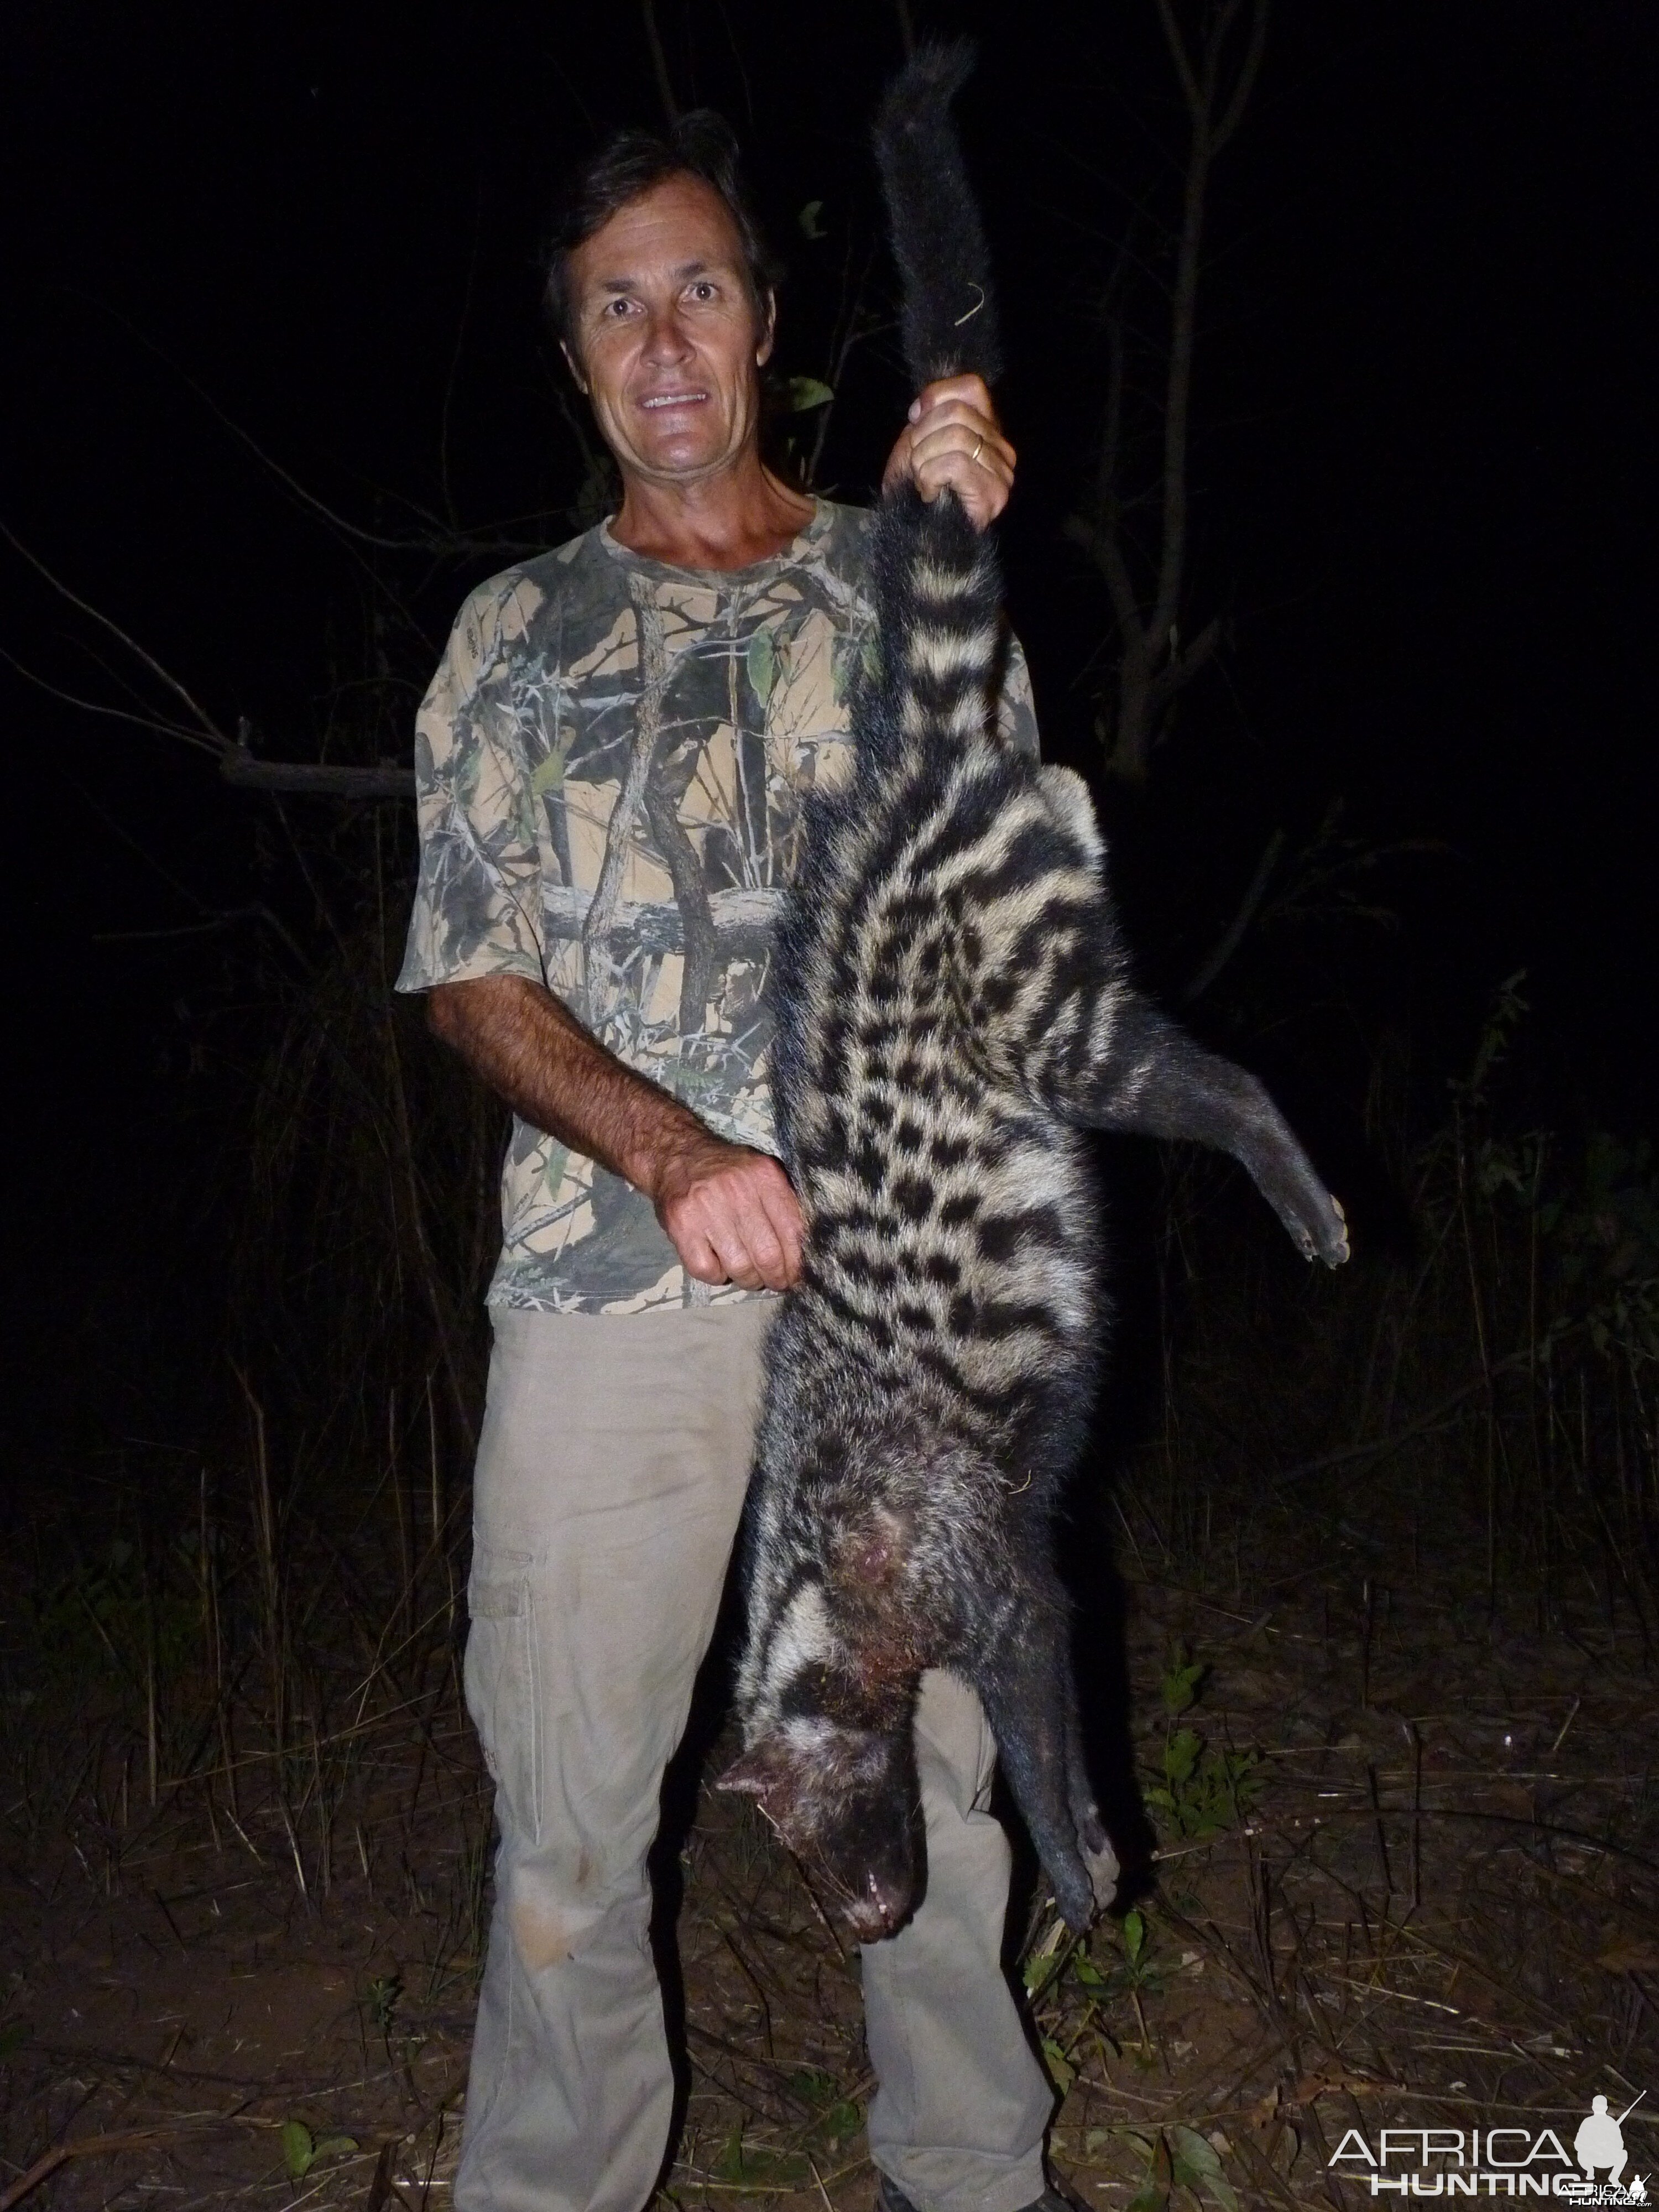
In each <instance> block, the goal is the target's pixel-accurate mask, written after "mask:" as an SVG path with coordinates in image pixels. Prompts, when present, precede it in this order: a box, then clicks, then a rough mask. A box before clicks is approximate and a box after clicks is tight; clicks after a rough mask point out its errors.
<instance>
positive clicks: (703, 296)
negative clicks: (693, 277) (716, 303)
mask: <svg viewBox="0 0 1659 2212" xmlns="http://www.w3.org/2000/svg"><path fill="white" fill-rule="evenodd" d="M715 296H716V295H715V290H714V286H713V285H712V284H711V283H709V281H708V278H707V277H706V276H700V277H699V278H698V280H697V282H696V283H695V284H694V285H693V286H692V287H691V297H692V298H693V299H694V300H712V299H714V297H715Z"/></svg>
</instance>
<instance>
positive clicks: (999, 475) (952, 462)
mask: <svg viewBox="0 0 1659 2212" xmlns="http://www.w3.org/2000/svg"><path fill="white" fill-rule="evenodd" d="M904 477H912V478H913V479H914V481H915V486H916V489H917V490H918V491H919V492H920V493H921V495H922V497H923V498H924V499H926V500H935V499H937V498H938V497H939V494H940V492H941V491H943V490H944V489H945V485H946V484H949V485H950V486H951V489H952V490H953V491H954V492H955V493H956V495H957V498H958V499H960V500H961V501H962V503H963V507H966V508H967V510H968V519H969V521H970V522H971V523H972V524H973V526H974V527H975V530H983V529H984V528H985V527H986V526H987V523H992V522H994V521H995V520H996V519H997V517H998V515H1000V513H1001V512H1002V510H1003V508H1004V507H1006V506H1007V504H1008V495H1009V493H1010V492H1011V491H1012V489H1013V488H1014V449H1013V447H1012V446H1011V445H1010V444H1009V443H1008V441H1007V440H1006V438H1005V437H1004V436H1003V435H1002V432H1001V430H1000V428H999V427H998V423H997V417H996V410H995V409H994V407H993V405H992V404H991V395H990V392H988V390H987V388H986V384H985V380H984V379H983V377H979V376H947V377H944V378H942V379H941V380H940V381H939V383H937V384H929V385H926V386H924V387H923V388H922V390H921V392H920V393H919V394H918V395H917V397H916V398H915V400H914V401H913V402H912V403H911V407H910V417H909V422H908V424H907V426H906V427H905V428H904V429H903V430H902V431H901V432H900V433H899V440H898V443H897V444H896V446H895V447H894V448H893V450H892V452H891V453H890V455H889V456H888V460H887V466H886V468H885V469H884V471H883V473H882V479H881V483H882V489H883V490H884V491H885V490H887V489H889V488H890V486H891V485H893V484H896V483H900V482H901V481H902V479H903V478H904Z"/></svg>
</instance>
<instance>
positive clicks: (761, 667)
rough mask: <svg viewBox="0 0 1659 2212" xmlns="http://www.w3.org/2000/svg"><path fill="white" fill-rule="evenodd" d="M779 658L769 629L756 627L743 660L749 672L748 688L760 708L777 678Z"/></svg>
mask: <svg viewBox="0 0 1659 2212" xmlns="http://www.w3.org/2000/svg"><path fill="white" fill-rule="evenodd" d="M779 658H780V656H779V653H778V641H777V640H776V638H775V637H774V635H772V632H771V631H770V629H757V631H756V632H755V635H753V637H751V638H750V641H749V650H748V652H747V653H745V654H744V665H745V666H746V668H747V670H748V673H749V688H750V690H751V691H752V692H753V693H754V695H755V699H756V702H757V704H758V705H759V706H760V707H762V708H764V707H765V705H766V702H767V701H768V700H769V698H770V697H771V696H772V687H773V685H774V684H775V683H776V682H777V680H778V663H779Z"/></svg>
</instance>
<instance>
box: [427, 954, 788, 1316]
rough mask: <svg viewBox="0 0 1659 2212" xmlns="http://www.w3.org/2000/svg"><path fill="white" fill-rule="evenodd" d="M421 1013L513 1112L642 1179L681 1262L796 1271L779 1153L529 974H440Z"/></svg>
mask: <svg viewBox="0 0 1659 2212" xmlns="http://www.w3.org/2000/svg"><path fill="white" fill-rule="evenodd" d="M427 1017H428V1020H429V1021H430V1023H431V1024H432V1028H433V1030H434V1031H435V1034H436V1035H437V1036H441V1038H442V1039H443V1041H444V1042H445V1043H446V1044H448V1045H453V1047H454V1048H455V1050H456V1051H457V1052H459V1054H460V1055H461V1057H462V1059H463V1060H465V1061H466V1063H467V1065H468V1066H470V1067H471V1069H472V1070H473V1071H474V1073H476V1074H477V1075H479V1076H481V1077H482V1078H483V1080H484V1081H485V1082H486V1083H487V1084H488V1085H489V1087H490V1089H491V1090H492V1091H496V1092H498V1093H499V1095H500V1096H501V1097H503V1098H505V1099H506V1101H507V1104H508V1105H509V1106H511V1107H512V1108H513V1111H514V1112H515V1113H516V1114H519V1115H522V1116H523V1118H524V1119H525V1120H526V1121H530V1122H532V1123H533V1124H534V1125H535V1127H537V1128H538V1129H545V1130H546V1131H547V1132H548V1133H549V1135H550V1136H554V1137H556V1138H558V1139H559V1141H560V1142H561V1143H562V1144H566V1145H568V1146H570V1147H571V1149H572V1151H573V1152H585V1153H586V1154H587V1156H588V1158H590V1159H595V1160H598V1161H599V1164H601V1166H603V1167H607V1168H609V1169H610V1170H611V1172H612V1173H613V1174H615V1175H619V1176H622V1177H623V1179H624V1181H626V1182H630V1183H632V1184H633V1186H634V1188H635V1189H636V1190H641V1191H643V1192H644V1193H645V1194H646V1196H647V1198H648V1199H649V1200H651V1203H652V1205H653V1206H654V1207H655V1208H656V1212H657V1218H658V1220H659V1221H660V1222H661V1224H662V1225H663V1228H664V1229H665V1231H666V1232H667V1235H668V1237H669V1240H670V1242H671V1243H672V1244H673V1247H674V1249H675V1250H676V1251H677V1252H678V1254H679V1255H680V1259H681V1261H682V1263H683V1264H684V1267H685V1270H686V1273H688V1274H690V1275H694V1276H695V1277H696V1279H697V1280H698V1281H699V1282H703V1283H724V1282H733V1283H737V1284H738V1285H741V1287H742V1288H743V1289H744V1290H746V1291H757V1290H760V1289H762V1288H763V1287H764V1288H766V1289H769V1290H774V1291H783V1290H787V1289H788V1287H789V1285H791V1284H792V1283H793V1282H794V1281H795V1279H796V1278H797V1277H798V1276H799V1273H800V1253H801V1235H802V1225H801V1214H800V1206H799V1200H797V1199H796V1196H795V1194H794V1191H793V1188H791V1186H790V1182H789V1178H788V1177H787V1176H786V1175H785V1173H784V1171H783V1170H782V1168H781V1166H780V1165H779V1164H778V1163H777V1161H776V1160H775V1159H774V1158H772V1157H771V1156H770V1154H769V1153H766V1152H754V1151H751V1150H750V1147H749V1146H746V1145H732V1144H728V1143H727V1142H726V1139H724V1138H723V1137H717V1136H716V1135H715V1134H714V1131H713V1130H712V1129H710V1128H709V1127H708V1126H707V1125H706V1124H705V1123H704V1122H702V1121H699V1120H698V1118H697V1116H696V1115H695V1114H694V1113H693V1112H692V1111H691V1109H690V1107H689V1106H683V1105H682V1104H681V1103H680V1102H679V1100H678V1098H671V1097H670V1096H669V1094H668V1093H667V1091H663V1090H660V1089H659V1087H658V1085H656V1084H654V1083H653V1082H651V1081H650V1080H649V1079H647V1077H645V1076H643V1075H641V1074H638V1073H636V1072H635V1070H634V1069H633V1068H631V1067H629V1066H625V1065H624V1064H623V1061H621V1060H618V1059H617V1056H616V1054H614V1053H611V1052H608V1051H607V1050H606V1049H605V1047H604V1046H603V1045H602V1044H601V1043H600V1042H599V1040H598V1039H597V1038H596V1037H594V1036H590V1035H589V1033H588V1031H587V1030H585V1029H584V1028H583V1027H582V1025H581V1024H580V1022H579V1021H578V1020H577V1019H576V1018H575V1016H574V1014H572V1013H571V1012H569V1011H568V1009H567V1008H566V1007H564V1006H562V1005H561V1004H560V1003H559V1001H558V1000H557V999H556V998H555V997H554V996H553V994H552V993H551V992H550V991H547V990H544V988H543V987H542V986H541V985H540V984H539V983H532V981H530V979H529V978H528V977H527V976H525V975H485V976H481V977H478V978H477V979H476V980H475V981H471V982H466V983H440V984H438V985H436V986H435V987H434V988H433V989H432V990H431V991H430V992H428V994H427Z"/></svg>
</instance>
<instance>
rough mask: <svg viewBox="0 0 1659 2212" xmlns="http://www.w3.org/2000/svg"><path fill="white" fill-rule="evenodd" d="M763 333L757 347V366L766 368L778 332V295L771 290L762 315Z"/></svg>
mask: <svg viewBox="0 0 1659 2212" xmlns="http://www.w3.org/2000/svg"><path fill="white" fill-rule="evenodd" d="M761 324H762V327H761V334H760V339H759V342H758V343H757V345H756V348H755V366H756V368H765V366H766V364H767V362H769V361H770V360H771V358H772V346H773V342H774V340H775V338H776V337H777V334H778V295H777V294H776V293H775V292H769V293H768V294H767V295H766V302H765V306H764V307H763V310H762V315H761Z"/></svg>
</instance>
